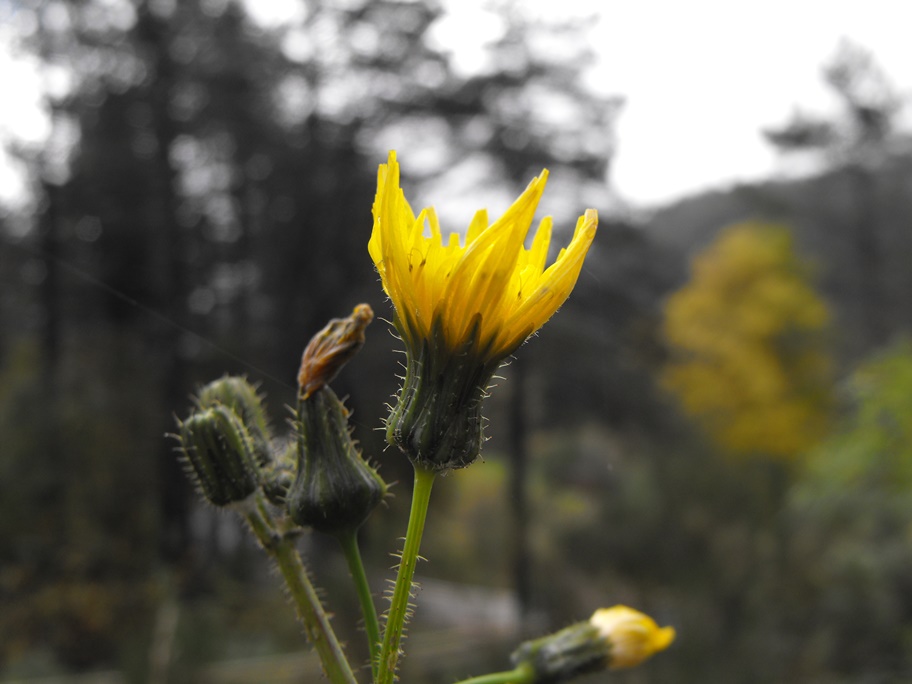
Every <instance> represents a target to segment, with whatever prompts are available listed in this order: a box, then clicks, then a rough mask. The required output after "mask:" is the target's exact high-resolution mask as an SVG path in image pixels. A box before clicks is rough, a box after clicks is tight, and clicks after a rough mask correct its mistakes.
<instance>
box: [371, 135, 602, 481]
mask: <svg viewBox="0 0 912 684" xmlns="http://www.w3.org/2000/svg"><path fill="white" fill-rule="evenodd" d="M547 177H548V172H547V171H543V172H542V174H541V175H540V176H538V177H537V178H535V179H534V180H533V181H532V182H531V183H530V184H529V186H528V187H527V188H526V190H525V191H524V192H523V193H522V194H521V195H520V196H519V198H518V199H517V200H516V201H515V202H514V203H513V204H512V206H510V208H509V209H507V211H506V212H505V213H504V215H503V216H501V217H500V218H499V219H498V220H497V221H495V222H494V223H492V224H490V225H489V224H488V215H487V212H486V211H485V210H481V211H479V212H477V213H476V214H475V217H474V218H473V219H472V222H471V223H470V225H469V228H468V231H467V233H466V236H465V240H461V239H460V236H459V234H457V233H451V234H450V235H449V236H448V237H447V239H446V241H444V237H443V233H442V231H441V229H440V224H439V222H438V220H437V214H436V212H435V211H434V209H433V207H429V208H427V209H423V210H422V211H421V212H420V213H419V214H418V215H417V216H415V214H414V212H413V211H412V209H411V207H410V206H409V203H408V201H407V200H406V199H405V195H404V193H403V192H402V189H401V188H400V187H399V165H398V164H397V163H396V155H395V153H394V152H390V155H389V162H388V163H387V164H382V165H381V166H380V170H379V173H378V175H377V196H376V199H375V200H374V208H373V213H374V228H373V233H372V235H371V239H370V242H369V243H368V251H369V252H370V255H371V258H372V259H373V261H374V264H375V265H376V267H377V271H378V272H379V273H380V279H381V281H382V283H383V289H384V290H385V291H386V293H387V295H389V297H390V299H391V300H392V302H393V306H394V307H395V310H396V315H395V325H396V328H397V329H398V331H399V333H400V334H401V336H402V339H403V340H404V342H405V345H406V354H407V363H406V376H405V382H404V386H403V388H402V391H401V392H400V395H399V402H398V404H397V406H396V407H395V409H394V410H393V414H392V415H391V417H390V419H389V421H388V423H387V428H388V429H387V439H388V441H389V442H390V443H393V444H396V445H398V446H399V447H400V448H401V449H402V450H403V451H404V452H405V453H406V454H407V455H408V456H409V458H410V459H411V460H412V462H413V463H416V464H420V465H421V466H423V467H426V468H430V469H433V470H435V471H439V472H443V471H446V470H449V469H450V468H460V467H464V466H467V465H469V464H470V463H472V462H473V461H474V460H475V459H476V458H477V457H478V453H479V451H480V449H481V442H482V435H481V427H482V418H481V413H480V405H481V400H482V398H483V397H484V394H485V391H486V389H487V387H488V384H489V383H490V381H491V377H492V375H493V374H494V371H495V370H497V367H498V366H499V365H500V363H501V362H502V361H503V360H504V359H505V358H506V357H508V356H509V355H510V354H512V353H513V352H514V351H515V350H516V349H517V347H519V346H520V345H521V344H522V343H523V342H524V341H525V340H526V339H527V338H528V337H529V336H530V335H532V333H534V332H535V331H536V330H538V329H539V328H540V327H541V326H542V325H544V324H545V322H546V321H547V320H548V319H549V318H550V317H551V316H552V315H553V314H554V312H555V311H557V309H558V308H559V307H560V306H561V304H563V303H564V301H565V300H566V299H567V297H568V296H569V294H570V292H571V290H573V287H574V285H575V284H576V280H577V277H578V276H579V273H580V269H581V268H582V265H583V260H584V258H585V256H586V253H587V251H588V249H589V246H590V245H591V244H592V240H593V238H594V237H595V230H596V225H597V223H598V216H597V214H596V212H595V210H593V209H590V210H588V211H586V213H585V215H583V216H582V217H580V219H579V221H578V222H577V225H576V232H575V233H574V236H573V239H572V240H571V242H570V245H569V246H568V247H567V248H566V249H563V250H561V252H560V254H559V255H558V257H557V260H556V261H555V262H554V263H553V264H552V265H551V266H548V267H547V268H546V261H547V256H548V247H549V244H550V241H551V219H550V217H546V218H544V219H542V221H541V223H540V224H539V227H538V230H537V232H536V234H535V237H534V239H533V241H532V244H531V247H530V248H528V249H526V247H525V240H526V235H527V233H528V232H529V228H530V227H531V225H532V219H533V217H534V214H535V209H536V207H537V206H538V201H539V199H540V198H541V195H542V192H543V191H544V188H545V181H546V180H547Z"/></svg>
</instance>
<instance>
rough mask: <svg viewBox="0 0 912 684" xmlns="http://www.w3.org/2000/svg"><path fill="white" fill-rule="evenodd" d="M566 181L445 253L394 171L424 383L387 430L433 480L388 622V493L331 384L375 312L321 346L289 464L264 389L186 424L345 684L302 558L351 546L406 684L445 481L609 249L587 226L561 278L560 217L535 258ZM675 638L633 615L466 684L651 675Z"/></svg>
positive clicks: (184, 448) (189, 440)
mask: <svg viewBox="0 0 912 684" xmlns="http://www.w3.org/2000/svg"><path fill="white" fill-rule="evenodd" d="M547 177H548V172H547V171H543V172H542V173H541V175H539V176H538V177H537V178H535V179H533V180H532V182H531V183H530V184H529V186H528V187H527V188H526V190H525V191H524V192H523V193H522V194H521V195H520V196H519V197H518V198H517V200H516V201H515V202H514V203H513V204H512V206H510V208H509V209H507V211H506V212H505V213H504V214H503V216H501V217H500V218H499V219H497V220H496V221H494V222H493V223H489V220H488V216H487V213H486V212H485V211H484V210H481V211H479V212H477V213H476V214H475V217H474V218H473V219H472V221H471V223H470V225H469V228H468V231H467V233H466V235H465V238H464V239H462V238H460V236H459V234H457V233H451V234H449V235H448V236H447V237H446V238H444V235H443V232H442V230H441V228H440V224H439V222H438V220H437V215H436V213H435V211H434V209H433V207H428V208H426V209H423V210H421V211H420V212H419V213H418V214H417V215H416V214H415V213H414V212H413V211H412V209H411V207H410V206H409V203H408V201H407V200H406V198H405V195H404V193H403V191H402V189H401V187H400V176H399V165H398V164H397V162H396V156H395V153H392V152H391V153H390V155H389V160H388V162H387V163H386V164H382V165H380V169H379V172H378V178H377V195H376V198H375V200H374V206H373V217H374V225H373V232H372V234H371V237H370V241H369V243H368V251H369V253H370V257H371V258H372V259H373V262H374V265H375V266H376V269H377V271H378V273H379V274H380V279H381V282H382V284H383V289H384V291H385V292H386V294H387V295H388V296H389V298H390V300H391V301H392V304H393V308H394V314H393V325H394V326H395V328H396V330H397V332H398V333H399V336H400V338H401V339H402V341H403V343H404V345H405V352H406V372H405V377H404V378H403V384H402V387H401V388H400V390H399V392H398V396H397V401H396V404H395V406H394V407H393V409H392V411H391V414H390V416H389V417H388V418H387V421H386V436H387V441H388V442H389V443H390V444H391V445H393V446H395V447H397V448H398V449H399V450H400V451H401V452H402V453H403V454H405V456H406V457H407V458H408V459H409V461H410V462H411V464H412V466H413V468H414V471H415V486H414V489H413V493H412V504H411V511H410V514H409V521H408V526H407V531H406V536H405V542H404V546H403V549H402V552H401V557H400V558H401V560H400V563H399V568H398V574H397V577H396V582H395V585H394V589H393V592H392V595H391V597H390V607H389V610H388V611H387V613H386V619H385V622H384V624H383V625H382V629H381V625H380V621H379V620H378V617H377V611H376V608H375V603H374V597H373V596H372V594H371V591H370V588H369V586H370V585H369V583H368V581H367V577H366V575H365V572H364V567H363V564H362V563H361V557H360V552H359V546H358V538H357V533H358V529H359V528H360V527H361V525H362V524H363V523H364V522H365V520H366V519H367V518H368V516H370V515H371V513H372V512H373V511H374V509H375V508H376V507H377V505H378V504H379V502H380V501H381V500H382V499H383V497H384V496H385V495H386V493H387V487H386V484H385V483H384V482H383V480H382V479H381V477H380V475H379V474H378V472H377V470H376V469H375V468H374V467H373V466H372V465H371V464H369V463H368V462H367V461H366V460H365V459H364V458H363V456H362V455H361V453H360V450H359V449H358V447H357V445H356V443H355V442H354V441H353V439H352V436H351V428H350V426H349V422H348V418H349V413H348V411H347V409H346V408H345V406H344V405H343V403H342V401H340V399H339V398H338V397H337V396H336V394H335V393H334V392H333V391H332V389H331V388H330V386H329V383H330V382H331V381H332V380H333V379H334V378H335V376H336V375H337V374H338V373H339V371H340V370H342V368H343V366H344V365H345V364H346V363H347V362H348V361H349V360H350V359H351V358H352V357H353V356H354V355H355V354H356V353H357V352H358V350H359V349H361V347H362V346H363V345H364V342H365V331H366V328H367V326H368V325H369V324H370V322H371V321H372V319H373V312H372V311H371V309H370V307H368V306H367V305H366V304H361V305H358V306H357V307H356V308H355V310H354V311H353V313H352V314H351V315H350V316H348V317H347V318H342V319H335V320H333V321H330V323H329V324H328V325H327V326H326V327H325V328H324V329H323V330H322V331H320V332H319V333H317V335H315V336H314V338H313V339H312V340H311V341H310V343H309V344H308V345H307V347H306V349H305V351H304V354H303V357H302V360H301V368H300V372H299V375H298V400H297V406H296V409H295V411H294V417H293V419H292V421H291V429H292V435H291V439H290V440H287V442H286V444H287V446H285V447H283V448H279V447H278V446H277V442H276V440H275V438H274V436H273V432H272V428H271V427H270V422H269V420H268V418H267V416H266V412H265V409H264V406H263V399H262V397H261V396H260V395H259V394H258V392H257V391H256V389H255V387H253V386H252V385H251V384H250V383H249V382H248V381H247V380H246V379H244V378H234V377H223V378H221V379H219V380H216V381H215V382H213V383H211V384H209V385H207V386H206V387H203V388H202V389H201V390H200V392H199V393H198V396H197V397H196V400H195V408H194V410H193V411H192V412H191V414H190V415H189V416H188V417H187V418H186V419H184V420H182V421H178V428H179V434H178V435H177V438H178V440H179V443H180V451H181V452H182V454H183V457H184V459H185V462H186V464H187V468H188V472H189V474H190V477H191V478H192V479H193V480H194V481H195V482H196V483H197V485H198V488H199V491H200V493H201V494H202V496H203V497H204V498H205V499H206V500H207V501H208V502H209V503H211V504H212V505H215V506H220V507H228V508H232V509H234V510H236V511H238V512H239V513H240V514H241V515H242V516H243V517H244V519H245V520H246V522H247V523H248V525H249V526H250V529H251V530H252V532H253V533H254V535H255V536H256V537H257V539H258V540H259V542H260V544H261V546H262V547H263V549H264V550H265V551H266V552H267V553H268V554H270V555H271V556H272V557H273V559H274V560H275V562H276V564H277V565H278V568H279V570H280V572H281V574H282V577H283V579H284V580H285V582H286V584H287V585H288V589H289V593H290V596H291V597H292V599H293V601H294V603H295V606H296V608H297V611H298V616H299V618H300V620H301V622H302V623H303V625H304V628H305V634H306V635H307V636H308V638H309V639H310V641H311V642H312V643H313V645H314V648H315V650H316V651H317V652H318V654H319V656H320V659H321V662H322V664H323V669H324V672H325V674H326V676H327V678H328V679H329V681H330V682H332V683H333V684H343V683H344V684H355V683H356V682H357V681H358V680H357V677H356V674H355V670H353V668H352V666H351V664H350V663H349V661H348V660H347V659H346V656H345V653H344V651H343V648H342V645H341V644H340V643H339V640H338V639H337V638H336V635H335V633H334V631H333V628H332V625H331V624H330V621H329V619H328V616H327V612H326V609H325V608H324V607H323V604H322V602H321V599H320V598H319V595H318V593H317V591H316V590H315V589H314V587H313V585H312V584H311V580H310V576H309V574H308V573H307V571H306V568H305V566H304V563H303V562H302V560H301V557H300V555H299V553H298V551H297V549H296V547H295V539H296V538H297V537H298V535H299V533H300V531H301V530H302V529H313V530H316V531H317V532H322V533H326V534H329V535H332V536H334V537H336V539H338V541H339V543H340V545H341V548H342V551H343V553H344V555H345V557H346V560H347V561H348V564H349V570H350V572H351V576H352V579H353V582H354V585H355V589H356V591H357V593H358V597H359V600H360V603H361V608H362V612H363V617H364V624H365V633H366V636H367V641H368V648H369V652H370V656H371V667H370V676H371V681H372V682H373V683H374V684H392V682H393V681H395V680H396V679H397V673H398V663H399V660H400V658H401V656H402V649H401V645H402V633H403V629H404V626H405V622H406V619H407V617H408V614H409V605H408V603H409V598H410V592H411V588H412V579H413V577H414V572H415V565H416V563H417V560H418V552H419V547H420V543H421V537H422V534H423V529H424V521H425V518H426V515H427V509H428V505H429V501H430V494H431V488H432V485H433V483H434V481H435V479H436V477H437V476H438V475H440V474H443V473H447V472H449V471H450V470H453V469H457V468H464V467H466V466H469V465H471V464H472V463H473V462H474V461H475V460H476V459H477V458H478V456H479V452H480V450H481V444H482V441H483V435H482V427H483V423H484V420H483V418H482V414H481V406H482V400H483V399H484V397H485V396H486V393H487V391H488V388H489V386H490V384H491V381H492V378H493V375H494V373H495V372H496V370H497V369H498V368H499V367H500V365H501V364H502V363H503V362H504V361H505V360H506V359H507V358H508V357H509V356H510V355H511V354H513V353H514V352H515V351H516V350H517V349H518V348H519V347H520V346H521V345H522V344H523V343H524V342H525V341H526V340H527V339H528V338H529V337H530V336H531V335H532V334H533V333H535V332H536V331H537V330H538V329H539V328H541V327H542V326H543V325H544V324H545V323H546V322H547V321H548V319H549V318H551V316H552V315H553V314H554V313H555V312H556V311H557V310H558V308H560V306H561V305H562V304H563V303H564V301H566V299H567V297H568V296H569V295H570V293H571V291H572V290H573V288H574V286H575V284H576V281H577V278H578V277H579V274H580V271H581V269H582V266H583V262H584V260H585V257H586V254H587V252H588V250H589V247H590V245H591V244H592V241H593V239H594V237H595V233H596V226H597V224H598V217H597V214H596V212H595V210H592V209H589V210H587V211H586V212H585V213H584V214H583V215H582V216H581V217H580V218H579V220H578V221H577V224H576V230H575V231H574V234H573V237H572V239H571V240H570V243H569V245H568V246H567V247H566V248H564V249H562V250H561V251H560V253H559V254H558V256H557V259H556V260H555V261H554V262H553V263H552V264H550V265H548V264H547V257H548V250H549V247H550V242H551V227H552V222H551V218H550V217H545V218H544V219H542V220H541V222H540V223H539V225H538V228H537V230H536V232H535V235H534V237H533V239H532V241H531V244H530V246H529V247H528V248H527V247H526V246H525V245H526V237H527V235H528V233H529V231H530V228H531V226H532V222H533V218H534V215H535V211H536V208H537V206H538V202H539V200H540V199H541V196H542V193H543V192H544V189H545V182H546V181H547ZM673 639H674V630H673V629H672V628H670V627H664V628H660V627H659V626H658V625H656V623H655V622H654V621H653V620H652V619H651V618H649V617H648V616H646V615H643V614H642V613H639V612H637V611H635V610H632V609H630V608H627V607H624V606H615V607H614V608H609V609H602V610H598V611H596V612H595V613H594V614H593V616H592V617H591V618H590V619H589V620H588V621H586V622H581V623H578V624H576V625H572V626H570V627H567V628H565V629H564V630H561V631H560V632H557V633H555V634H552V635H550V636H546V637H542V638H540V639H537V640H534V641H529V642H526V643H524V644H522V645H521V646H520V647H519V648H518V649H517V650H516V652H515V653H514V654H513V665H514V667H513V669H511V670H507V671H503V672H495V673H490V674H487V675H481V676H479V677H474V678H472V679H468V680H464V681H463V683H462V684H510V683H513V684H543V683H545V682H559V681H565V680H568V679H571V678H573V677H576V676H578V675H582V674H586V673H589V672H594V671H597V670H602V669H618V668H623V667H632V666H634V665H637V664H639V663H640V662H642V661H643V660H645V659H646V658H648V657H650V656H651V655H653V654H654V653H656V652H658V651H661V650H663V649H665V648H667V647H668V645H669V644H670V643H671V642H672V640H673Z"/></svg>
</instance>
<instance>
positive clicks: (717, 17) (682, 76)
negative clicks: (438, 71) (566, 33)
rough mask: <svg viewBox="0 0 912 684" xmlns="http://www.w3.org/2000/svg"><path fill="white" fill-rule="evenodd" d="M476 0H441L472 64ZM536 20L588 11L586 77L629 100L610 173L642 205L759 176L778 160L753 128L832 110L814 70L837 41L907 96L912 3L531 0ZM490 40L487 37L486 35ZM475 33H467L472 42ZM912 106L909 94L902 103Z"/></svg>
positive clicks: (773, 169)
mask: <svg viewBox="0 0 912 684" xmlns="http://www.w3.org/2000/svg"><path fill="white" fill-rule="evenodd" d="M483 4H484V2H483V0H450V3H449V5H450V7H451V12H452V17H451V19H450V23H451V26H450V27H448V31H447V33H448V34H449V37H450V39H451V42H452V44H453V45H454V46H458V50H459V51H460V52H461V53H462V54H464V55H465V57H464V61H465V62H466V65H467V66H469V65H471V63H472V55H473V54H477V49H478V48H477V46H476V45H475V44H473V40H472V37H473V35H475V36H478V37H479V41H480V40H481V39H482V38H483V37H485V36H484V34H485V30H484V29H483V28H482V29H481V30H479V28H478V27H479V26H481V27H484V26H486V25H488V26H489V25H490V22H485V19H484V17H485V13H484V12H483V11H482V10H480V9H479V8H480V7H481V6H482V5H483ZM523 5H524V6H525V7H527V8H531V7H535V8H537V9H536V10H535V11H536V12H537V13H538V14H539V15H541V16H542V17H549V16H555V17H559V16H562V15H563V16H566V15H568V14H570V15H591V14H596V15H597V19H596V21H595V22H594V23H593V25H592V28H591V31H590V34H589V37H590V40H591V43H592V45H593V46H594V48H595V49H596V52H597V55H598V59H599V62H598V64H597V66H596V67H595V68H594V69H593V72H592V73H591V74H590V76H591V79H592V81H591V82H592V83H593V85H595V86H596V87H597V88H598V89H599V90H601V91H604V92H606V93H613V94H619V95H622V96H624V97H625V98H626V104H625V107H624V111H623V112H622V114H621V116H620V119H619V122H618V140H619V149H618V155H617V157H616V159H615V160H614V165H613V169H612V180H613V182H614V185H615V187H616V189H617V190H618V192H619V193H620V195H621V196H622V197H623V198H624V199H626V200H628V201H630V202H632V203H634V204H639V205H644V204H645V205H653V204H658V203H661V202H667V201H670V200H673V199H676V198H679V197H681V196H684V195H687V194H691V193H694V192H697V191H700V190H704V189H707V188H710V187H723V186H726V185H730V184H732V183H734V182H736V181H739V180H751V179H759V178H763V177H768V176H771V175H773V174H774V173H777V172H778V171H780V170H781V168H782V163H781V160H779V163H778V164H777V159H776V156H775V154H774V153H773V151H772V150H771V148H770V147H769V146H768V145H767V144H766V143H765V142H764V140H763V138H762V136H761V134H760V131H761V129H762V128H764V127H768V126H771V125H775V124H781V123H784V122H785V121H786V120H787V119H788V117H789V116H790V114H791V113H792V112H793V111H794V109H795V108H796V107H798V106H800V107H801V108H802V110H803V111H806V112H813V113H820V114H829V113H834V112H835V111H837V105H836V100H835V99H834V97H833V96H832V95H831V94H830V92H828V90H827V88H826V86H825V85H824V83H823V81H822V79H821V67H822V65H823V63H824V62H826V61H828V60H829V59H830V58H831V57H832V55H833V54H834V53H835V51H836V48H837V46H838V44H839V41H840V39H841V38H848V39H850V40H852V41H853V42H855V43H857V44H859V45H861V46H863V47H865V48H867V49H869V50H871V51H872V52H873V53H874V57H875V60H876V61H877V62H878V64H879V65H880V66H881V68H882V69H883V71H884V72H885V73H886V74H887V76H888V77H889V78H890V80H891V82H892V83H893V85H894V86H895V87H897V88H898V89H899V90H900V91H901V92H904V93H907V94H909V95H912V41H910V38H909V35H910V34H909V27H910V26H912V2H908V1H906V0H865V1H859V0H855V1H851V2H848V1H844V0H835V1H830V2H825V1H820V0H791V1H785V0H764V1H763V2H759V1H757V0H752V1H750V2H746V1H742V2H732V1H731V0H686V1H680V0H601V1H598V0H559V1H558V2H554V0H528V2H525V3H523ZM488 38H489V36H488ZM479 41H475V42H479ZM910 104H912V103H910Z"/></svg>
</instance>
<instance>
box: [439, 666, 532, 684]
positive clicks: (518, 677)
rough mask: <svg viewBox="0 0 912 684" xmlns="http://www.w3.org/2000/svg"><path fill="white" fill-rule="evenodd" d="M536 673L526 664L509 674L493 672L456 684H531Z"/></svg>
mask: <svg viewBox="0 0 912 684" xmlns="http://www.w3.org/2000/svg"><path fill="white" fill-rule="evenodd" d="M534 676H535V671H534V670H533V669H532V668H531V667H529V666H528V665H526V664H523V665H520V666H519V667H517V668H516V669H515V670H510V671H509V672H491V673H490V674H486V675H480V676H478V677H471V678H470V679H463V680H461V681H459V682H456V684H531V682H532V681H533V677H534Z"/></svg>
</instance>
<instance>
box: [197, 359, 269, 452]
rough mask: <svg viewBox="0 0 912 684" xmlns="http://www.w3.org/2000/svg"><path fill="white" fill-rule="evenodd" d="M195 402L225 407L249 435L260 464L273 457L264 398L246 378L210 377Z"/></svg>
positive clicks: (199, 404) (206, 405)
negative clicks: (239, 421) (210, 380)
mask: <svg viewBox="0 0 912 684" xmlns="http://www.w3.org/2000/svg"><path fill="white" fill-rule="evenodd" d="M196 403H197V405H198V406H199V407H200V408H202V409H205V408H209V407H212V406H217V405H219V404H221V405H223V406H227V407H228V408H229V409H231V410H232V411H233V412H234V413H235V415H236V416H237V417H238V418H239V419H240V420H241V423H242V424H243V425H244V428H245V429H246V430H247V434H248V435H250V442H251V445H252V447H253V454H254V456H255V458H256V462H257V463H258V464H259V465H261V466H263V465H266V464H267V463H269V462H270V461H271V460H272V450H271V447H270V443H271V442H272V431H271V430H270V428H269V420H268V418H267V417H266V409H265V408H264V406H263V399H262V397H261V396H260V395H259V394H258V393H257V389H256V387H255V386H254V385H252V384H251V383H250V382H248V380H247V378H243V377H238V376H230V375H226V376H223V377H221V378H219V379H218V380H213V381H212V382H210V383H209V384H208V385H206V386H205V387H203V388H202V389H201V390H200V391H199V394H198V395H197V397H196Z"/></svg>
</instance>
